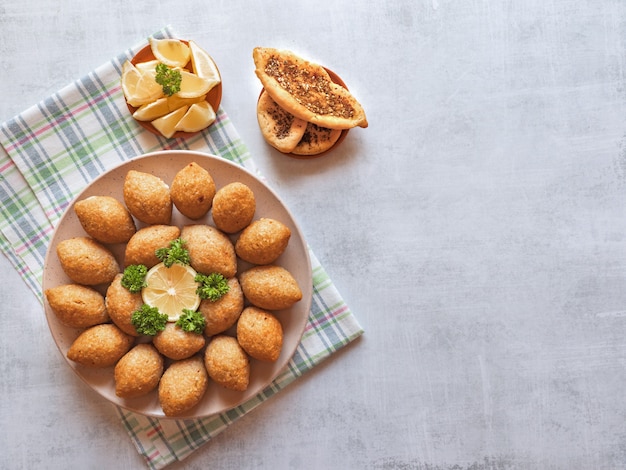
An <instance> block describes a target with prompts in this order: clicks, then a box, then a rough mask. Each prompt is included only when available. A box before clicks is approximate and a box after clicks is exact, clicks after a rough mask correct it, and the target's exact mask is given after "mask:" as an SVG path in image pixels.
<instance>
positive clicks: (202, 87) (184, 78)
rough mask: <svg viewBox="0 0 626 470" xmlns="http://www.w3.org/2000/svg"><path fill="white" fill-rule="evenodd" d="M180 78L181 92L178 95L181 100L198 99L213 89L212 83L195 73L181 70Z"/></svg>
mask: <svg viewBox="0 0 626 470" xmlns="http://www.w3.org/2000/svg"><path fill="white" fill-rule="evenodd" d="M180 77H181V81H180V91H179V92H178V93H176V94H177V95H178V97H179V98H198V97H200V96H202V95H206V94H207V93H208V92H209V90H210V89H211V82H210V81H208V80H207V79H205V78H202V77H199V76H198V75H196V74H195V73H191V72H188V71H186V70H181V71H180Z"/></svg>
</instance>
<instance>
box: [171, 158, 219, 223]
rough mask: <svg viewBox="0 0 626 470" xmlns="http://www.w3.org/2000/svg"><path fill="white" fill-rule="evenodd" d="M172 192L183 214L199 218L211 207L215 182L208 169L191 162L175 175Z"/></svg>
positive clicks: (174, 201)
mask: <svg viewBox="0 0 626 470" xmlns="http://www.w3.org/2000/svg"><path fill="white" fill-rule="evenodd" d="M170 194H171V197H172V202H173V203H174V205H175V206H176V208H177V209H178V210H179V212H180V213H181V214H183V215H184V216H186V217H189V218H190V219H192V220H197V219H199V218H200V217H203V216H204V215H205V214H206V213H207V212H209V209H210V208H211V205H212V203H213V197H214V196H215V182H214V181H213V178H212V177H211V174H210V173H209V172H208V171H207V170H205V169H204V168H202V167H201V166H200V165H198V164H197V163H196V162H191V163H190V164H188V165H186V166H185V167H184V168H183V169H181V170H180V171H179V172H178V173H176V175H175V176H174V179H173V180H172V188H171V190H170Z"/></svg>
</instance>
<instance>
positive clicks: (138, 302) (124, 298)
mask: <svg viewBox="0 0 626 470" xmlns="http://www.w3.org/2000/svg"><path fill="white" fill-rule="evenodd" d="M122 277H123V274H121V273H120V274H118V275H117V276H115V278H114V279H113V281H112V282H111V284H110V285H109V287H108V288H107V291H106V295H105V297H104V301H105V304H106V309H107V312H108V314H109V316H110V317H111V320H113V323H115V324H116V325H117V326H118V328H119V329H120V330H122V331H123V332H124V333H126V334H129V335H131V336H140V334H139V333H137V330H136V329H135V326H134V325H133V323H132V321H131V318H132V316H133V312H134V311H135V310H138V309H139V308H141V306H142V305H143V300H142V298H141V292H137V293H132V292H130V291H129V290H128V289H126V288H125V287H124V286H122Z"/></svg>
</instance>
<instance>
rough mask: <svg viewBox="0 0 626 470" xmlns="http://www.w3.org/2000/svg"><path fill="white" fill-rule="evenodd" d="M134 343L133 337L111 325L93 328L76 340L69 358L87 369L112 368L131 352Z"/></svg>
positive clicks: (105, 324) (70, 350) (69, 351)
mask: <svg viewBox="0 0 626 470" xmlns="http://www.w3.org/2000/svg"><path fill="white" fill-rule="evenodd" d="M133 341H134V338H133V337H132V336H131V335H127V334H126V333H124V332H123V331H122V330H120V329H119V328H118V327H117V326H115V325H113V324H111V323H104V324H102V325H96V326H92V327H90V328H87V329H86V330H85V331H83V332H82V333H81V334H80V335H78V337H77V338H76V339H75V340H74V342H73V343H72V345H71V346H70V348H69V350H68V351H67V358H68V359H69V360H71V361H74V362H76V363H78V364H81V365H83V366H86V367H94V368H104V367H111V366H113V365H115V363H116V362H117V361H119V360H120V359H121V357H122V356H123V355H124V354H126V353H127V352H128V351H129V350H130V348H131V346H132V344H133Z"/></svg>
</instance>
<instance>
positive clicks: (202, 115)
mask: <svg viewBox="0 0 626 470" xmlns="http://www.w3.org/2000/svg"><path fill="white" fill-rule="evenodd" d="M214 121H215V111H213V108H212V107H211V105H210V104H209V103H208V102H206V101H202V102H201V103H194V104H192V105H191V106H190V107H189V109H188V110H187V112H186V113H185V115H184V116H183V117H182V119H181V120H180V121H178V124H176V127H175V129H176V130H177V131H184V132H198V131H201V130H202V129H206V128H207V127H209V126H210V125H211V124H213V122H214Z"/></svg>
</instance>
